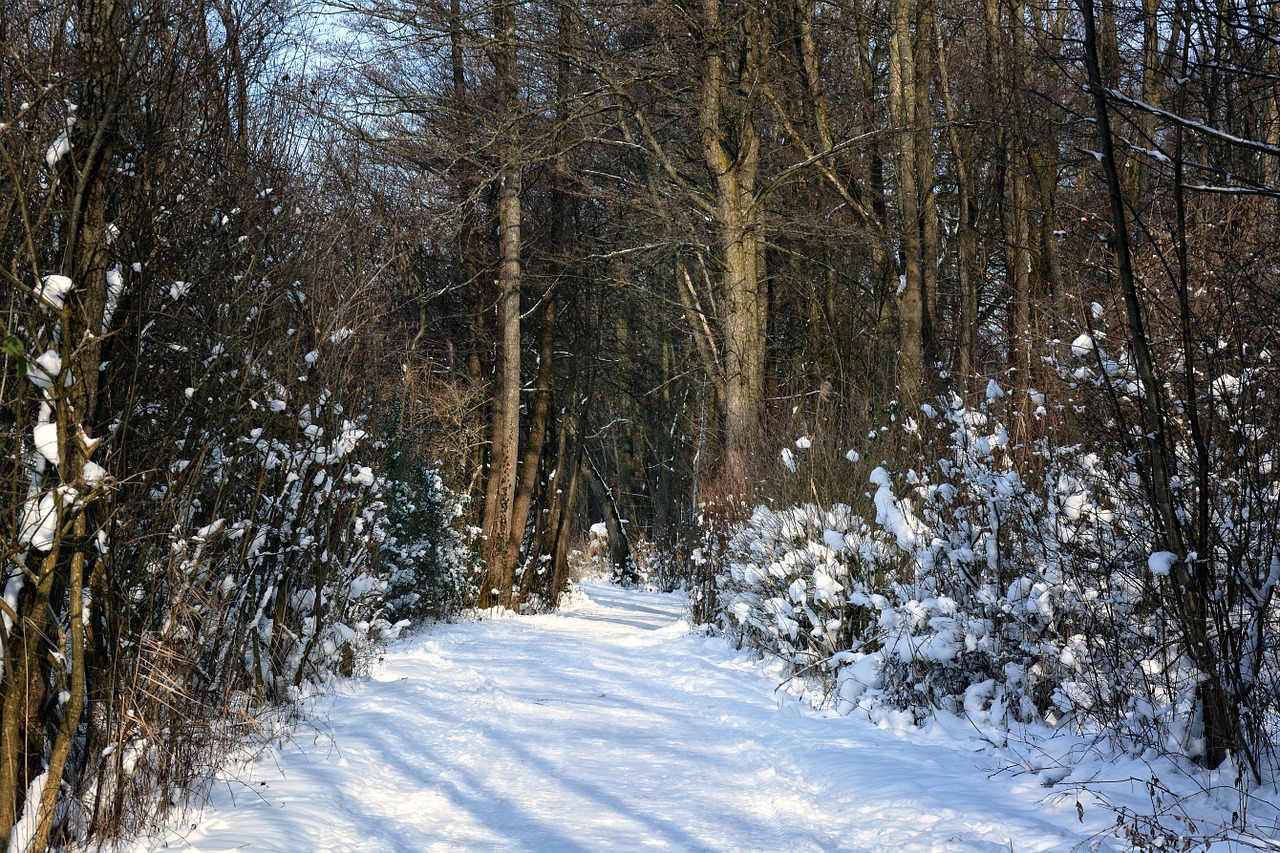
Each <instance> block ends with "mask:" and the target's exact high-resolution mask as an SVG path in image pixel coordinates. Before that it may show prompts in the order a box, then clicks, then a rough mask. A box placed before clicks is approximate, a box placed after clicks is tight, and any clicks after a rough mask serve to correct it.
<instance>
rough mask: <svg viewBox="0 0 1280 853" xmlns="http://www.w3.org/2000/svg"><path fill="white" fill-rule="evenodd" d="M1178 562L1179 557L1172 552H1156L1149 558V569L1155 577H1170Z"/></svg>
mask: <svg viewBox="0 0 1280 853" xmlns="http://www.w3.org/2000/svg"><path fill="white" fill-rule="evenodd" d="M1176 562H1178V555H1177V554H1175V553H1173V552H1172V551H1156V552H1155V553H1154V554H1152V555H1151V556H1150V557H1148V558H1147V568H1149V569H1151V574H1153V575H1159V576H1161V577H1168V576H1169V572H1170V571H1171V570H1172V569H1173V564H1174V563H1176Z"/></svg>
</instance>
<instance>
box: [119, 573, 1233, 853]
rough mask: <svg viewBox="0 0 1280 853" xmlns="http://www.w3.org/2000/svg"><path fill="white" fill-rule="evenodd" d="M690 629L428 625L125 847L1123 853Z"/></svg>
mask: <svg viewBox="0 0 1280 853" xmlns="http://www.w3.org/2000/svg"><path fill="white" fill-rule="evenodd" d="M684 611H685V605H684V600H683V598H682V597H681V596H679V595H670V594H657V593H643V592H637V591H631V590H622V589H619V588H616V587H612V586H608V585H605V584H592V583H586V584H583V585H582V588H581V591H580V592H579V593H578V594H577V595H576V597H575V598H574V600H573V601H572V602H571V603H570V604H569V605H568V606H566V607H565V608H564V609H563V610H562V611H561V612H559V613H556V614H553V615H543V616H527V617H515V616H507V617H503V618H487V619H483V620H480V621H466V622H460V623H456V624H442V625H435V626H432V627H430V628H428V629H426V630H425V631H424V632H422V633H420V634H418V635H416V636H414V637H412V638H409V639H407V640H402V641H398V642H397V643H395V644H394V645H393V646H392V647H391V648H390V649H389V650H387V651H386V653H385V654H384V655H383V656H382V657H381V658H380V659H379V660H378V661H377V662H375V663H374V664H373V665H372V668H371V672H370V674H369V675H368V676H367V677H366V678H363V679H359V680H354V681H352V682H350V683H349V684H347V685H345V686H343V687H342V688H340V689H339V691H338V692H337V694H334V695H329V696H325V697H320V698H316V699H313V700H310V701H309V702H307V703H305V704H304V709H305V712H306V716H305V719H304V721H303V723H302V725H301V727H299V728H294V729H292V733H291V734H290V735H289V736H288V737H287V738H286V739H284V740H282V741H278V742H276V743H274V744H272V745H271V746H270V747H269V748H268V749H267V750H265V751H263V752H261V753H260V754H258V755H257V756H255V757H254V758H252V759H248V760H245V761H243V762H241V763H240V764H239V765H238V766H237V767H235V768H233V769H232V770H230V771H228V772H226V773H224V774H223V775H222V776H221V777H219V781H218V782H217V783H216V784H215V786H214V788H213V789H212V791H211V792H210V803H209V805H208V806H207V807H206V808H205V809H204V811H203V812H201V813H193V814H190V815H187V817H186V819H185V820H177V821H175V822H174V823H173V824H172V825H171V826H170V828H169V830H167V831H166V833H165V834H164V835H162V836H159V837H155V838H152V839H150V840H149V841H147V842H145V843H141V844H140V845H139V846H137V847H136V848H135V849H136V850H137V851H159V850H174V849H178V850H191V851H199V853H214V851H258V852H259V853H266V852H267V851H270V852H271V853H286V851H287V853H294V851H297V853H312V851H332V853H355V851H395V853H421V851H435V850H439V851H490V850H493V851H539V853H542V851H547V853H595V851H649V850H654V851H769V852H770V853H774V852H775V851H789V853H800V851H856V853H872V851H884V853H920V851H947V853H977V851H991V853H995V851H1006V853H1007V851H1015V853H1034V851H1070V850H1077V849H1079V850H1096V851H1109V850H1120V849H1122V846H1121V844H1120V843H1119V842H1118V841H1116V840H1115V839H1114V837H1107V835H1106V833H1107V830H1108V827H1111V826H1113V825H1114V823H1115V819H1116V815H1115V813H1114V812H1111V811H1109V810H1108V809H1106V808H1102V807H1100V806H1099V805H1098V804H1097V802H1096V801H1095V800H1094V799H1093V798H1092V797H1090V796H1089V795H1088V794H1086V793H1082V792H1081V788H1080V787H1079V786H1078V785H1074V784H1069V783H1064V782H1063V781H1062V780H1063V779H1064V778H1065V777H1066V775H1067V773H1066V772H1065V771H1061V772H1051V771H1050V770H1038V769H1037V768H1036V767H1035V766H1034V763H1035V762H1034V761H1029V760H1028V759H1027V756H1028V755H1031V754H1039V755H1047V754H1048V751H1046V750H1043V749H1040V748H1039V747H1035V746H1033V745H1030V744H1028V743H1023V744H1009V743H1002V744H999V745H996V744H992V743H989V742H988V741H987V740H986V739H985V738H983V737H982V736H980V733H979V732H978V731H976V730H975V729H974V728H973V727H971V726H969V727H966V726H965V721H964V720H961V719H960V718H954V717H953V718H950V719H942V718H939V719H936V720H934V721H932V722H929V723H927V724H925V725H922V726H910V725H906V724H905V723H901V724H895V723H894V720H896V719H897V718H896V717H894V716H892V715H891V716H889V717H888V718H882V719H881V720H880V722H879V723H878V724H877V723H873V722H872V721H871V720H869V719H868V717H867V715H866V714H865V713H863V714H861V716H859V715H858V714H856V713H855V714H854V715H851V716H847V717H845V716H837V715H836V714H835V713H834V712H831V711H822V710H814V709H813V708H812V707H811V706H810V705H808V704H807V703H805V702H803V701H801V700H800V699H798V698H797V697H795V696H793V695H791V694H790V693H788V692H787V691H786V690H782V689H777V684H778V682H779V680H780V678H779V671H778V670H777V668H776V667H771V666H769V665H767V664H765V663H762V662H760V661H758V660H755V659H754V658H753V657H752V656H750V655H748V654H746V653H745V652H740V651H734V650H733V649H732V648H731V646H730V645H729V644H728V643H727V642H726V641H725V640H723V639H721V638H715V637H705V636H701V635H699V634H697V633H695V632H691V631H690V628H689V625H688V623H687V621H685V618H684ZM1117 773H1118V775H1119V776H1121V777H1123V776H1125V775H1126V774H1128V775H1130V776H1133V774H1132V773H1131V772H1130V771H1129V770H1127V769H1124V768H1120V769H1118V770H1117ZM1132 781H1133V782H1134V783H1138V782H1139V780H1138V779H1137V778H1136V777H1135V778H1133V779H1132ZM1135 787H1142V788H1145V786H1143V785H1130V786H1129V788H1135ZM1078 804H1079V806H1078ZM1179 849H1180V848H1179ZM1214 849H1215V850H1216V849H1218V848H1217V847H1216V846H1215V848H1214Z"/></svg>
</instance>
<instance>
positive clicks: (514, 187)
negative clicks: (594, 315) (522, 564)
mask: <svg viewBox="0 0 1280 853" xmlns="http://www.w3.org/2000/svg"><path fill="white" fill-rule="evenodd" d="M493 29H494V35H495V39H496V44H495V48H494V58H493V65H494V75H495V79H496V84H497V88H498V104H499V112H500V116H501V120H502V124H503V127H502V128H501V129H500V132H501V134H502V138H503V139H505V140H508V141H507V143H506V144H504V145H503V146H502V151H501V154H500V156H501V158H502V159H501V163H500V165H499V169H498V176H497V178H498V255H499V256H498V306H497V308H498V364H497V370H496V374H497V375H496V385H495V388H494V395H493V415H492V420H491V429H490V433H489V480H488V484H487V487H486V489H485V506H484V520H483V524H482V525H481V531H482V533H483V536H484V544H483V546H482V547H481V556H482V557H483V559H484V575H483V577H482V578H481V583H480V595H479V604H480V606H481V607H493V606H497V605H501V606H504V607H506V606H509V605H510V604H511V596H512V588H511V587H512V581H513V579H514V574H515V565H514V562H513V561H512V560H511V549H510V547H509V545H510V540H511V528H512V526H513V525H514V524H515V523H516V522H515V519H514V511H515V507H514V501H515V489H516V460H517V458H518V456H519V452H520V284H521V274H522V273H521V254H520V250H521V247H520V229H521V206H520V190H521V168H520V164H519V163H518V162H516V159H515V158H516V151H515V145H513V144H512V143H511V142H510V139H511V137H512V136H513V134H514V132H515V127H514V125H515V121H516V111H517V109H518V108H519V103H518V89H517V78H516V73H517V69H516V7H515V3H514V0H499V2H498V3H497V4H496V5H495V6H494V11H493Z"/></svg>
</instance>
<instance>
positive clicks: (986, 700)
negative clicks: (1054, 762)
mask: <svg viewBox="0 0 1280 853" xmlns="http://www.w3.org/2000/svg"><path fill="white" fill-rule="evenodd" d="M1029 399H1030V400H1031V404H1032V406H1034V407H1035V412H1034V414H1035V416H1039V415H1040V414H1043V412H1044V410H1043V408H1042V407H1043V404H1044V400H1043V398H1042V397H1041V396H1040V395H1039V394H1035V393H1034V392H1033V393H1032V395H1030V397H1029ZM1002 407H1003V408H1004V409H1005V412H1004V415H1005V416H1006V417H1008V416H1010V414H1011V413H1012V415H1013V416H1014V417H1017V414H1016V413H1013V412H1011V407H1009V406H1008V404H1007V402H1006V401H1004V400H1003V392H1001V391H1000V389H998V388H995V387H994V386H993V387H992V389H991V390H990V391H989V394H988V399H987V401H986V402H985V404H984V405H982V406H980V407H977V408H972V407H968V406H965V405H964V404H963V403H962V402H961V401H960V400H959V399H958V398H955V397H952V398H950V399H949V400H943V401H939V404H938V405H936V406H935V405H925V406H923V407H922V408H921V416H920V419H919V420H916V419H914V418H910V419H907V420H906V421H905V422H904V423H903V424H902V425H901V427H902V429H903V430H904V432H905V433H906V435H907V436H909V437H913V438H914V439H916V440H918V443H919V447H920V452H919V455H918V457H917V459H916V460H915V462H914V463H913V464H912V465H911V467H909V468H908V469H907V470H906V471H905V472H903V473H900V474H897V475H893V474H891V473H890V472H889V471H888V470H887V469H886V468H885V467H878V468H876V469H875V470H874V471H872V473H871V476H870V481H871V485H872V486H873V488H874V492H869V493H868V497H869V498H870V502H869V506H868V508H867V517H866V518H861V517H859V515H858V514H857V513H855V512H854V511H853V510H851V509H850V508H849V507H848V506H845V505H841V504H837V505H835V506H833V507H831V508H829V509H823V508H820V507H817V506H814V505H812V504H806V505H801V506H794V507H787V508H783V509H770V508H766V507H758V508H757V509H756V510H755V512H754V513H753V514H752V516H751V518H750V520H749V521H748V522H746V523H744V524H741V525H739V526H738V527H737V528H736V531H735V533H734V534H733V536H732V537H731V538H730V539H729V544H728V546H727V548H726V549H725V553H724V556H723V558H722V560H721V565H722V567H723V568H722V570H721V572H720V575H719V617H718V620H719V624H720V625H721V627H722V628H723V629H724V630H725V632H726V633H728V634H729V635H730V636H733V637H735V638H737V639H738V640H739V641H740V642H743V643H745V644H747V645H750V646H752V647H754V648H757V649H759V650H761V651H763V652H765V653H767V654H770V655H776V656H778V657H781V658H782V659H784V660H785V661H787V662H788V663H789V664H790V666H791V668H792V671H793V672H795V673H803V674H808V675H816V676H821V677H822V679H823V680H824V681H825V682H826V684H827V686H828V688H834V700H835V702H836V704H837V705H838V706H839V707H841V708H843V709H844V710H849V709H851V708H852V707H854V706H855V705H858V704H860V703H861V704H864V705H874V704H878V703H880V704H889V705H892V706H894V707H899V708H909V709H916V710H926V709H929V708H942V709H945V710H949V711H953V712H958V713H964V714H967V715H969V716H970V717H971V718H973V719H974V720H975V722H978V723H980V724H983V725H985V724H988V723H999V724H1007V723H1009V722H1012V721H1015V720H1017V721H1028V720H1031V719H1044V720H1046V721H1049V722H1053V723H1065V722H1071V723H1073V724H1076V725H1080V726H1087V727H1090V728H1093V729H1094V730H1101V731H1107V732H1110V733H1113V734H1115V735H1117V736H1120V737H1121V738H1123V739H1124V741H1125V742H1127V743H1141V744H1145V745H1155V746H1158V747H1159V748H1160V749H1163V750H1167V751H1172V752H1181V753H1187V754H1192V755H1194V754H1196V750H1197V748H1198V747H1197V745H1196V733H1195V731H1194V727H1193V726H1192V725H1190V718H1191V714H1190V710H1191V707H1192V703H1193V700H1194V696H1195V690H1196V685H1197V681H1198V678H1199V676H1198V675H1197V672H1196V670H1195V667H1193V666H1191V665H1190V663H1189V662H1188V661H1187V660H1186V659H1185V657H1184V656H1183V655H1182V654H1181V653H1180V652H1179V651H1178V650H1177V644H1176V642H1174V639H1173V637H1172V635H1171V629H1170V628H1169V627H1168V624H1167V621H1166V620H1163V619H1162V618H1161V611H1160V609H1159V608H1160V603H1161V601H1162V595H1163V594H1164V591H1163V589H1162V586H1163V584H1165V583H1167V582H1168V578H1167V573H1168V566H1167V565H1166V563H1165V562H1163V561H1161V560H1159V559H1157V557H1158V556H1159V555H1156V556H1152V548H1151V542H1152V532H1151V521H1150V519H1149V518H1148V517H1147V516H1145V515H1144V513H1143V512H1142V511H1141V506H1142V505H1141V504H1140V503H1138V502H1136V501H1135V499H1134V494H1133V493H1134V490H1135V489H1138V488H1140V487H1141V482H1140V480H1138V478H1137V476H1136V475H1135V474H1131V473H1126V468H1125V465H1124V461H1123V460H1122V459H1117V458H1114V457H1109V456H1104V455H1101V454H1100V453H1099V452H1097V451H1094V450H1085V449H1084V448H1082V447H1080V446H1074V445H1073V446H1066V447H1054V446H1052V444H1051V442H1050V441H1049V439H1048V438H1047V437H1041V438H1038V439H1035V440H1034V441H1033V442H1030V443H1028V444H1024V445H1021V446H1017V445H1014V443H1013V442H1012V441H1011V439H1010V430H1009V428H1008V427H1006V426H1005V420H1004V419H1003V418H1002V417H1000V416H999V415H1000V414H1001V412H1000V410H1001V408H1002Z"/></svg>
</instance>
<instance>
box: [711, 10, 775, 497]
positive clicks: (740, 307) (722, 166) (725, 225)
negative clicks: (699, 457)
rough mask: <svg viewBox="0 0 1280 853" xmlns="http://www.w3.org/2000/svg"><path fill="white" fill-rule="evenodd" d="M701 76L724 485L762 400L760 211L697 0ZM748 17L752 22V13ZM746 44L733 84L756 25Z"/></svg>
mask: <svg viewBox="0 0 1280 853" xmlns="http://www.w3.org/2000/svg"><path fill="white" fill-rule="evenodd" d="M702 8H703V22H702V23H703V40H704V41H703V79H702V92H701V102H700V106H699V124H700V129H701V132H702V150H703V157H704V159H705V162H706V166H707V170H708V171H709V172H710V173H711V177H712V179H713V181H714V186H715V219H716V223H715V224H716V229H717V231H718V236H719V242H720V246H719V248H720V251H721V255H722V263H723V273H722V279H721V287H722V291H723V295H724V298H723V300H722V304H723V307H724V314H723V330H724V360H725V361H724V372H725V416H724V417H725V445H724V459H723V470H724V473H725V475H726V477H727V481H728V482H730V483H737V484H743V480H744V478H745V476H746V473H747V471H746V463H747V459H749V458H750V455H751V453H752V452H753V451H754V450H755V447H756V444H757V442H758V440H759V435H760V415H761V410H762V408H763V405H764V345H765V343H764V336H765V304H764V300H763V298H762V296H761V293H760V281H759V274H758V267H757V264H758V260H759V245H758V241H759V236H760V215H759V210H758V209H757V205H756V195H755V184H756V177H757V172H758V169H759V155H760V137H759V134H758V132H757V130H756V126H755V122H754V120H753V118H752V116H751V113H750V109H749V107H744V109H743V112H742V114H741V115H737V116H726V115H725V111H726V108H725V103H724V101H725V97H726V94H727V86H728V81H727V72H726V67H725V65H726V57H725V51H726V41H725V31H724V23H723V21H722V20H721V17H720V0H703V3H702ZM752 20H755V18H754V17H753V19H752ZM747 30H748V32H747V35H746V38H747V42H748V44H747V48H746V50H745V55H744V56H743V57H742V59H741V60H740V62H741V67H740V68H739V69H738V74H739V80H738V83H739V86H740V88H750V86H751V84H752V83H754V82H758V79H757V78H759V77H760V75H762V74H763V68H762V66H761V63H762V58H761V56H760V50H761V47H762V46H761V44H760V40H761V38H762V34H761V33H760V25H759V22H758V20H755V25H749V26H748V27H747ZM726 121H729V122H731V123H732V126H733V129H734V131H735V134H734V135H735V137H736V139H735V142H736V150H735V151H733V153H732V154H731V153H730V151H729V149H728V148H727V147H726V144H725V130H724V127H723V125H724V123H725V122H726Z"/></svg>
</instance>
